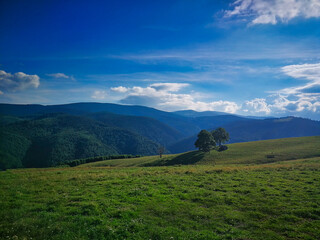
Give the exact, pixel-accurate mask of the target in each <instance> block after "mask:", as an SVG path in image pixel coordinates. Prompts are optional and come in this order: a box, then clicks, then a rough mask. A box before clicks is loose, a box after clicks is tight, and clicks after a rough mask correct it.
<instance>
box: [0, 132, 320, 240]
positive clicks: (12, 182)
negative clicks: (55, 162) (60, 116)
mask: <svg viewBox="0 0 320 240" xmlns="http://www.w3.org/2000/svg"><path fill="white" fill-rule="evenodd" d="M298 140H299V139H287V140H283V141H284V142H283V146H284V147H286V148H287V149H290V152H287V154H288V157H283V156H285V151H284V150H283V151H282V152H281V151H280V150H281V149H280V146H279V142H277V146H278V147H279V152H275V153H277V154H279V156H282V157H281V158H280V157H279V158H277V159H276V161H273V162H270V163H267V162H266V161H265V154H269V150H270V149H275V148H274V147H271V145H272V144H271V143H272V141H271V142H270V141H267V142H260V143H259V142H256V143H251V144H256V147H257V148H258V147H259V146H258V145H259V144H260V148H258V149H257V148H251V154H250V156H247V157H245V151H247V153H249V150H248V149H246V150H243V151H241V145H240V144H237V145H236V144H233V145H230V149H229V150H230V152H228V151H229V150H228V151H226V152H223V153H218V152H211V153H209V154H204V155H201V153H199V152H190V153H186V154H184V155H183V154H182V155H181V154H180V155H170V156H166V157H165V158H166V159H168V162H169V161H177V162H179V161H182V162H183V164H189V165H183V164H180V165H179V164H178V165H175V166H156V167H135V166H137V165H148V164H149V165H152V164H154V163H158V164H161V163H163V162H159V158H158V157H157V156H153V157H144V158H140V159H123V160H108V161H105V162H97V163H92V164H86V165H82V166H81V167H80V166H79V167H74V168H70V167H68V168H45V169H15V170H7V171H3V172H0V196H1V197H0V206H1V208H0V239H66V240H68V239H206V240H207V239H238V240H240V239H242V240H245V239H252V240H255V239H257V240H258V239H266V240H268V239H270V240H271V239H272V240H274V239H275V240H276V239H290V240H292V239H318V238H319V236H320V171H319V170H320V157H319V156H317V157H312V156H314V155H315V154H316V153H317V151H314V146H313V143H314V141H318V138H315V140H314V141H311V140H312V138H310V141H309V144H307V145H304V147H302V146H301V148H300V150H299V147H300V144H302V143H301V142H302V141H298ZM300 140H303V142H306V139H300ZM281 141H282V140H281ZM285 141H287V144H285ZM273 143H275V141H274V142H273ZM295 143H299V147H298V146H297V147H296V148H294V147H293V146H294V145H295ZM268 144H269V145H270V144H271V145H270V146H269V145H268ZM248 145H250V144H249V143H247V144H245V146H248ZM262 145H264V147H263V146H262ZM314 145H316V144H315V143H314ZM251 146H253V145H251ZM273 146H274V144H273ZM317 146H318V147H319V146H320V145H317ZM236 147H237V148H238V151H239V161H236V159H237V158H236V155H233V154H235V153H234V151H236ZM305 148H306V149H309V151H304V149H305ZM262 150H263V152H260V154H259V151H262ZM280 153H281V154H280ZM303 153H304V156H303V157H300V158H299V159H295V160H290V159H294V158H298V157H299V156H302V155H303ZM219 154H224V158H223V159H222V160H221V161H220V160H218V159H216V163H215V164H212V163H213V160H211V159H212V158H213V156H218V155H219ZM299 154H300V155H299ZM183 156H185V157H186V158H185V160H184V161H183ZM232 156H233V157H232ZM193 158H196V160H193ZM170 159H171V160H170ZM177 159H178V160H177ZM208 159H209V160H208ZM261 159H262V160H261ZM269 160H270V159H269ZM271 160H275V159H274V158H272V159H271ZM117 161H119V162H117ZM264 161H265V162H264ZM107 162H108V164H106V163H107ZM201 163H202V164H201ZM256 163H258V164H256ZM94 164H97V165H94ZM99 164H104V165H99ZM130 164H131V165H132V166H134V167H128V166H129V165H130ZM168 164H169V163H168ZM170 164H171V163H170ZM115 166H117V167H115Z"/></svg>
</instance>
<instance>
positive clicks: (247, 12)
mask: <svg viewBox="0 0 320 240" xmlns="http://www.w3.org/2000/svg"><path fill="white" fill-rule="evenodd" d="M232 6H233V10H228V11H226V12H225V16H226V17H232V16H238V17H242V18H246V19H248V18H250V19H251V24H277V23H278V22H289V21H290V20H292V19H294V18H297V17H301V18H312V17H320V0H237V1H235V2H234V3H233V4H232Z"/></svg>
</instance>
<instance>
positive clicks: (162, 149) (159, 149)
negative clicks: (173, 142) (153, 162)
mask: <svg viewBox="0 0 320 240" xmlns="http://www.w3.org/2000/svg"><path fill="white" fill-rule="evenodd" d="M164 151H165V148H164V146H159V147H158V153H159V157H160V158H162V155H163V153H164Z"/></svg>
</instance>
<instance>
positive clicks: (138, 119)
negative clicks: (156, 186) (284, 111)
mask: <svg viewBox="0 0 320 240" xmlns="http://www.w3.org/2000/svg"><path fill="white" fill-rule="evenodd" d="M0 115H1V116H0V140H1V141H0V168H2V169H6V168H16V167H48V166H56V165H59V164H63V163H64V162H66V161H69V160H72V159H75V158H86V157H94V156H99V155H116V154H138V155H155V154H157V153H158V149H159V147H160V146H164V147H165V148H166V151H167V153H169V152H171V153H179V152H185V151H190V150H194V149H195V147H194V142H195V140H196V137H197V134H198V132H199V131H200V130H201V129H207V130H213V129H215V128H217V127H224V128H225V129H226V130H227V131H228V132H229V133H230V142H232V143H235V142H247V141H256V140H266V139H276V138H286V137H300V136H314V135H320V122H319V121H313V120H310V119H304V118H297V117H285V118H267V119H261V118H254V117H245V116H238V115H232V114H227V113H222V112H214V111H206V112H196V111H192V110H185V111H177V112H165V111H161V110H157V109H154V108H149V107H144V106H129V105H118V104H110V103H72V104H63V105H49V106H45V105H35V104H31V105H18V104H0Z"/></svg>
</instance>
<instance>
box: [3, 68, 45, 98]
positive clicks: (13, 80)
mask: <svg viewBox="0 0 320 240" xmlns="http://www.w3.org/2000/svg"><path fill="white" fill-rule="evenodd" d="M39 85H40V78H39V76H38V75H28V74H25V73H23V72H17V73H14V74H11V73H7V72H5V71H3V70H0V89H1V93H3V92H7V91H13V92H14V91H21V90H25V89H27V88H38V87H39Z"/></svg>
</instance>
